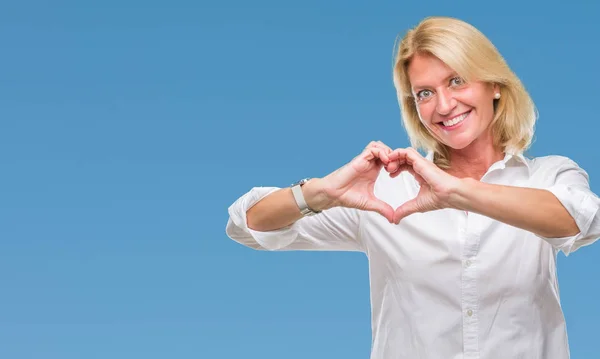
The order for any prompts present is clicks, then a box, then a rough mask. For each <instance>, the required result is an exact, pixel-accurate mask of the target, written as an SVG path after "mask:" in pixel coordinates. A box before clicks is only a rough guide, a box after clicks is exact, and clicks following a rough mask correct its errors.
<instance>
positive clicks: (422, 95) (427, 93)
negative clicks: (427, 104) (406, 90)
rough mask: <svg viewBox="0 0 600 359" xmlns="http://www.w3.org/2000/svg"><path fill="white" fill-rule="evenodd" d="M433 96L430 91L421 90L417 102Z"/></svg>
mask: <svg viewBox="0 0 600 359" xmlns="http://www.w3.org/2000/svg"><path fill="white" fill-rule="evenodd" d="M431 95H432V92H431V91H430V90H421V91H419V92H417V100H419V101H420V100H425V99H427V98H428V97H430V96H431Z"/></svg>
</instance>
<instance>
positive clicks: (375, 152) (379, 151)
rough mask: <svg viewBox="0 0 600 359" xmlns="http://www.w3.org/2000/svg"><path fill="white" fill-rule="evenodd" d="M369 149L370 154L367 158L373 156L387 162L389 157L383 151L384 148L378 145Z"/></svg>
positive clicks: (372, 157) (370, 158)
mask: <svg viewBox="0 0 600 359" xmlns="http://www.w3.org/2000/svg"><path fill="white" fill-rule="evenodd" d="M368 151H370V153H371V156H369V160H373V159H375V158H377V159H380V160H381V162H382V163H384V164H388V163H389V159H388V156H387V155H386V154H385V153H384V151H385V150H384V149H382V148H378V147H371V148H369V149H368Z"/></svg>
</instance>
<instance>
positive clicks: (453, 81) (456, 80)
mask: <svg viewBox="0 0 600 359" xmlns="http://www.w3.org/2000/svg"><path fill="white" fill-rule="evenodd" d="M465 83H466V81H465V80H464V79H463V78H462V77H459V76H457V77H453V78H452V79H450V84H451V85H453V86H460V85H464V84H465Z"/></svg>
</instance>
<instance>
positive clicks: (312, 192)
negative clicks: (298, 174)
mask: <svg viewBox="0 0 600 359" xmlns="http://www.w3.org/2000/svg"><path fill="white" fill-rule="evenodd" d="M302 194H303V195H304V200H305V201H306V204H307V205H308V207H309V208H310V209H312V210H313V211H319V212H320V211H323V210H326V209H329V208H331V207H333V200H332V199H331V198H329V196H328V195H327V191H326V190H325V188H324V187H323V180H322V179H321V178H312V179H311V180H310V181H308V182H306V183H305V184H304V185H303V186H302Z"/></svg>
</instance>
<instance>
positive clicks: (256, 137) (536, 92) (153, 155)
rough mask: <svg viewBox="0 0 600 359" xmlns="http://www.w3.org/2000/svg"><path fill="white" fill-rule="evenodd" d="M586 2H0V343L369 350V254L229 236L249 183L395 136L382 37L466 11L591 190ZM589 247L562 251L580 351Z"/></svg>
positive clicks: (599, 171) (582, 351)
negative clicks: (250, 245)
mask: <svg viewBox="0 0 600 359" xmlns="http://www.w3.org/2000/svg"><path fill="white" fill-rule="evenodd" d="M599 14H600V5H598V2H596V3H595V4H592V2H589V3H587V2H583V1H581V2H580V4H577V5H573V3H571V4H570V5H568V6H567V5H561V6H558V5H552V4H549V3H546V2H540V3H538V4H536V5H529V2H525V1H518V2H512V3H511V2H505V1H502V2H489V3H485V4H479V2H453V3H451V4H446V3H445V2H444V3H442V2H435V1H427V2H416V1H394V2H391V1H382V2H371V3H367V1H339V0H338V1H327V2H324V1H316V0H309V1H303V2H298V1H294V2H291V1H266V0H260V1H252V2H245V1H211V2H197V1H133V0H127V1H124V0H121V1H115V0H105V1H102V2H100V1H95V2H91V1H87V2H84V1H54V2H48V1H20V2H12V3H9V2H3V4H2V5H0V46H1V47H0V48H1V52H2V55H1V56H0V164H1V167H0V171H1V175H0V292H1V294H0V308H1V309H0V342H1V343H2V344H1V345H0V358H10V359H19V358H44V359H55V358H56V359H58V358H60V359H71V358H73V359H74V358H86V359H91V358H111V359H130V358H145V359H152V358H178V359H179V358H264V359H267V358H277V359H279V358H288V359H295V358H302V359H304V358H346V359H350V358H368V355H369V351H370V339H371V338H370V312H369V310H370V307H369V287H368V274H367V261H366V258H365V257H364V256H363V255H360V254H349V253H315V252H287V253H270V252H258V251H253V250H250V249H247V248H244V247H242V246H240V245H238V244H236V243H235V242H233V241H231V240H229V239H228V238H227V237H226V235H225V224H226V222H227V218H228V217H227V216H228V215H227V207H228V206H229V205H230V204H231V203H232V202H233V201H235V199H236V198H237V197H239V196H241V195H242V194H243V193H245V192H246V191H247V190H249V189H250V188H251V187H252V186H287V185H289V184H290V183H291V182H293V181H295V180H297V179H299V178H302V177H306V176H324V175H326V174H327V173H329V172H330V171H332V170H334V169H336V168H337V167H339V166H341V165H343V164H344V163H346V162H347V161H348V160H350V159H351V158H352V157H353V156H355V155H356V154H357V153H359V152H360V151H361V149H362V148H363V147H364V146H365V145H366V144H367V143H368V142H369V141H371V140H382V141H384V142H386V143H388V144H389V145H391V146H392V147H400V146H403V147H405V146H407V145H408V142H407V139H406V135H405V133H404V131H403V129H402V127H401V123H400V116H399V110H398V105H397V102H396V98H395V93H394V88H393V85H392V80H391V64H392V47H393V44H394V40H395V38H396V36H397V34H398V33H402V32H404V31H405V30H406V29H407V28H409V27H411V26H414V25H415V24H416V23H418V22H419V21H420V20H421V19H422V18H423V17H425V16H428V15H450V16H457V17H460V18H462V19H464V20H467V21H469V22H471V23H472V24H474V25H475V26H477V27H478V28H480V29H481V30H482V31H483V32H484V33H486V34H487V35H488V36H489V37H490V38H491V40H492V41H493V42H494V43H495V44H496V45H497V47H498V48H499V49H500V51H501V52H502V53H503V54H504V55H505V57H506V59H507V61H508V62H509V64H510V65H511V66H512V68H513V69H514V70H515V71H516V73H517V74H518V75H519V76H520V77H521V78H522V80H523V81H524V83H525V84H526V86H527V88H528V89H529V91H530V92H531V94H532V96H533V98H534V99H535V101H536V103H537V105H538V108H539V111H540V120H539V123H538V126H537V136H536V140H535V144H534V146H533V148H532V151H531V154H533V155H546V154H562V155H566V156H569V157H571V158H573V159H574V160H575V161H577V162H578V163H579V164H580V165H581V166H582V167H583V168H585V169H586V170H587V171H588V173H589V174H590V176H591V185H592V188H593V189H595V190H596V191H598V190H600V182H598V181H599V179H600V162H599V159H600V158H599V156H598V149H597V147H596V143H597V138H598V131H599V130H600V125H599V117H598V103H599V102H598V96H599V95H600V92H599V91H598V83H600V72H599V71H598V64H599V63H600V52H599V51H598V48H597V44H598V37H599V35H600V31H599V30H598V26H597V24H596V21H597V17H598V15H599ZM599 258H600V244H596V245H594V246H591V247H586V248H583V249H582V250H580V251H579V252H576V253H574V254H573V255H571V256H570V257H568V258H565V257H564V255H562V254H561V255H560V256H559V275H560V285H561V290H562V302H563V305H564V310H565V313H566V318H567V323H568V329H569V337H570V344H571V348H572V356H573V357H574V358H595V357H596V355H597V351H598V349H597V323H598V322H599V321H600V307H599V306H598V302H599V300H600V288H599V286H598V275H599V273H600V265H599V264H598V259H599Z"/></svg>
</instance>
